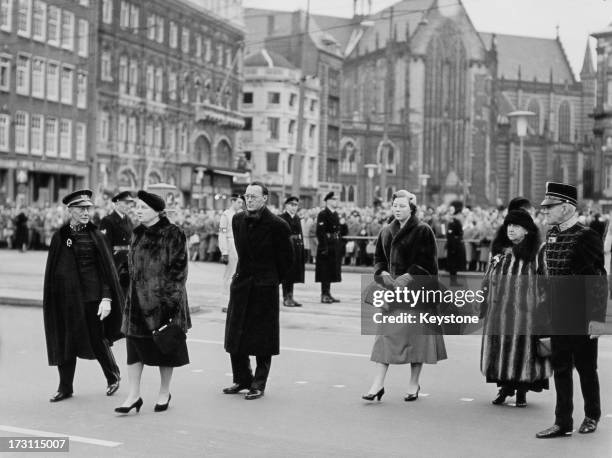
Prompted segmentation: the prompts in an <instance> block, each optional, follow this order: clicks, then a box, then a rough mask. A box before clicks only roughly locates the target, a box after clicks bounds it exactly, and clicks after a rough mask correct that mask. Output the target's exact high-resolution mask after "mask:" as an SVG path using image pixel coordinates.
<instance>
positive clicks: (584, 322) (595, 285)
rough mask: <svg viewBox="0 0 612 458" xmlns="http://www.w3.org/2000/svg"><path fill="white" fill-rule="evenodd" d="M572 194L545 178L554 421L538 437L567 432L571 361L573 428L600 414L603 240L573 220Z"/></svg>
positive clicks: (587, 429) (585, 427) (589, 427)
mask: <svg viewBox="0 0 612 458" xmlns="http://www.w3.org/2000/svg"><path fill="white" fill-rule="evenodd" d="M577 196H578V191H577V189H576V187H575V186H572V185H569V184H564V183H553V182H548V183H546V195H545V199H544V201H543V202H542V204H541V207H542V208H541V211H542V213H543V214H544V215H545V216H546V221H547V223H548V224H549V225H550V226H551V229H550V230H549V231H548V233H547V235H546V245H545V247H544V266H545V273H546V275H547V278H548V280H549V282H550V283H551V285H550V287H549V288H548V296H549V297H548V298H547V303H548V304H549V311H550V315H551V329H550V334H551V346H552V366H553V371H554V379H555V390H556V392H557V404H556V408H555V424H554V425H553V426H552V427H550V428H548V429H545V430H543V431H540V432H539V433H537V434H536V437H538V438H540V439H548V438H553V437H561V436H568V435H571V434H572V429H573V418H572V413H573V407H574V406H573V386H574V384H573V380H572V378H573V370H574V367H575V368H576V371H578V374H579V376H580V387H581V389H582V396H583V398H584V414H585V418H584V421H583V422H582V424H581V426H580V428H579V429H578V432H579V433H581V434H587V433H592V432H594V431H595V430H596V429H597V423H598V422H599V419H600V417H601V401H600V395H599V377H598V375H597V337H599V335H601V334H603V332H604V326H605V317H606V307H607V277H606V270H605V267H604V251H603V241H602V239H601V236H600V235H599V234H598V233H597V232H595V231H594V230H593V229H591V228H589V227H587V226H585V225H583V224H581V223H580V222H579V221H578V214H577V212H576V205H577Z"/></svg>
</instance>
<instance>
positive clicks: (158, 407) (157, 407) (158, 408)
mask: <svg viewBox="0 0 612 458" xmlns="http://www.w3.org/2000/svg"><path fill="white" fill-rule="evenodd" d="M170 399H172V395H171V394H168V402H166V403H165V404H155V407H153V412H163V411H164V410H168V406H169V405H170Z"/></svg>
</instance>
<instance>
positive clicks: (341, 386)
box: [332, 385, 345, 388]
mask: <svg viewBox="0 0 612 458" xmlns="http://www.w3.org/2000/svg"><path fill="white" fill-rule="evenodd" d="M332 387H333V388H345V386H344V385H332Z"/></svg>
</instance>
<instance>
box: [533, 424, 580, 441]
mask: <svg viewBox="0 0 612 458" xmlns="http://www.w3.org/2000/svg"><path fill="white" fill-rule="evenodd" d="M571 435H572V430H571V428H570V429H567V428H562V427H561V426H559V425H552V426H551V427H550V428H548V429H545V430H544V431H540V432H539V433H537V434H536V437H537V438H538V439H552V438H554V437H569V436H571Z"/></svg>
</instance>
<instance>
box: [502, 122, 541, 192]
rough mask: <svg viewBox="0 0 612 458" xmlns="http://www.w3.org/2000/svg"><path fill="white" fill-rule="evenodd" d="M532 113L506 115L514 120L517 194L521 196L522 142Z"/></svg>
mask: <svg viewBox="0 0 612 458" xmlns="http://www.w3.org/2000/svg"><path fill="white" fill-rule="evenodd" d="M535 115H536V114H535V113H534V112H532V111H513V112H512V113H508V117H509V118H516V135H518V138H519V145H520V146H519V179H518V194H519V195H520V196H522V195H523V192H524V190H523V167H524V166H523V140H524V139H525V137H526V136H527V123H528V121H529V120H528V118H529V117H531V116H535Z"/></svg>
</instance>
